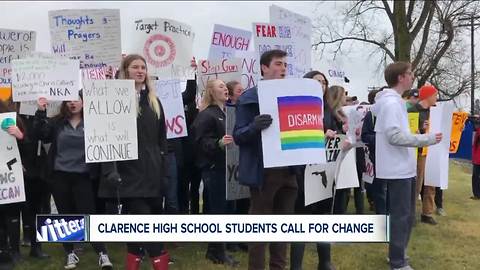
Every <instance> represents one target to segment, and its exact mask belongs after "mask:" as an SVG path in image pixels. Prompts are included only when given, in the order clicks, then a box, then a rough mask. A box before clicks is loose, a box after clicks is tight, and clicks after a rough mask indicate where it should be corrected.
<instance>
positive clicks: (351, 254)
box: [15, 161, 480, 270]
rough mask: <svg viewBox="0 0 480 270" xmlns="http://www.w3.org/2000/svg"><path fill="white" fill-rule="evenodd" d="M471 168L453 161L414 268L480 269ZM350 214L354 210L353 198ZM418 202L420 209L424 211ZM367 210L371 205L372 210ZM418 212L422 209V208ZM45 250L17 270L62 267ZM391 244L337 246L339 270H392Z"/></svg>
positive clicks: (118, 260)
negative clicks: (44, 256)
mask: <svg viewBox="0 0 480 270" xmlns="http://www.w3.org/2000/svg"><path fill="white" fill-rule="evenodd" d="M470 196H471V167H470V166H469V165H468V164H460V163H459V162H456V161H451V162H450V183H449V189H448V190H447V191H445V192H444V207H445V210H446V212H447V214H448V216H446V217H436V219H437V221H438V222H439V225H437V226H431V225H425V224H423V223H418V224H417V225H416V227H415V228H414V230H413V235H412V238H411V240H410V244H409V252H408V254H409V256H410V257H411V265H412V266H413V267H414V268H415V269H432V270H461V269H472V270H473V269H480V201H472V200H470V199H469V198H470ZM350 202H351V203H350V207H349V212H351V213H353V212H354V207H353V199H352V200H350ZM419 207H420V204H417V209H420V208H419ZM367 208H368V207H367ZM417 213H418V210H417ZM167 246H169V247H170V248H169V251H170V253H171V255H172V256H173V257H174V258H175V259H176V260H177V261H176V263H175V264H174V265H171V267H170V269H192V270H193V269H194V270H197V269H198V270H200V269H205V270H207V269H228V268H227V267H223V266H219V265H214V264H212V263H210V262H208V261H207V260H205V258H204V256H205V250H206V245H205V244H186V243H183V244H181V245H180V246H179V247H177V248H172V246H171V245H167ZM108 249H109V254H110V258H111V260H112V261H113V263H114V264H115V266H116V269H123V267H124V265H123V264H124V256H125V252H126V251H125V246H124V245H122V244H108ZM44 250H45V251H46V252H48V253H49V254H50V255H52V258H50V259H49V260H45V261H41V260H35V259H31V258H29V257H27V256H26V255H28V248H22V254H24V255H25V256H24V258H25V259H24V261H23V262H22V263H21V264H19V265H18V266H17V267H16V268H15V269H18V270H20V269H25V270H27V269H28V270H37V269H55V270H58V269H63V263H64V253H63V249H62V247H61V246H60V245H58V244H49V245H44ZM387 250H388V249H387V245H386V244H382V243H380V244H334V245H333V248H332V254H333V262H334V264H335V266H336V267H337V269H339V270H343V269H346V270H349V269H352V270H353V269H365V270H366V269H369V270H372V269H389V267H388V264H387V262H386V257H387ZM235 256H236V258H237V259H239V260H240V261H241V266H240V268H239V269H247V255H246V254H245V253H236V254H235ZM79 257H80V263H79V264H78V267H77V269H79V270H82V269H99V268H98V265H97V255H96V254H94V252H93V250H92V248H91V247H90V246H87V245H86V246H85V250H84V252H83V254H80V255H79ZM316 264H317V257H316V252H315V246H314V244H308V245H307V249H306V252H305V258H304V269H306V270H309V269H316ZM141 269H151V268H150V262H149V261H145V262H143V265H142V268H141Z"/></svg>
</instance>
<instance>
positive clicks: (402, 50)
mask: <svg viewBox="0 0 480 270" xmlns="http://www.w3.org/2000/svg"><path fill="white" fill-rule="evenodd" d="M393 16H394V17H395V25H394V27H396V29H393V32H394V33H395V60H396V61H405V62H410V49H411V47H412V41H411V40H410V33H409V32H408V22H407V14H406V10H405V1H404V0H397V1H394V4H393Z"/></svg>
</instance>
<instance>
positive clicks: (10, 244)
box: [0, 203, 23, 252]
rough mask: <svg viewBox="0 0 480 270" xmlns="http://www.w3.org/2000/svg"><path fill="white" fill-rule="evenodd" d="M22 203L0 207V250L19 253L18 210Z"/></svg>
mask: <svg viewBox="0 0 480 270" xmlns="http://www.w3.org/2000/svg"><path fill="white" fill-rule="evenodd" d="M21 207H23V206H22V203H12V204H5V205H0V249H1V250H8V249H9V250H11V251H13V252H20V209H21Z"/></svg>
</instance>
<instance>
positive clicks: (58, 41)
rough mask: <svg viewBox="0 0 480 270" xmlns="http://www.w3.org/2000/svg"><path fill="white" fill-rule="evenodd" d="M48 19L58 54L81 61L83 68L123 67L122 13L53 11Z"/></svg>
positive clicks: (54, 47)
mask: <svg viewBox="0 0 480 270" xmlns="http://www.w3.org/2000/svg"><path fill="white" fill-rule="evenodd" d="M48 17H49V24H50V41H51V46H52V52H53V53H54V54H55V55H59V56H64V57H69V58H71V59H77V60H79V61H80V68H82V69H83V68H105V67H107V66H115V67H118V66H119V65H120V61H121V60H122V57H121V56H122V47H121V36H120V33H121V32H122V31H121V29H120V10H118V9H64V10H52V11H49V12H48Z"/></svg>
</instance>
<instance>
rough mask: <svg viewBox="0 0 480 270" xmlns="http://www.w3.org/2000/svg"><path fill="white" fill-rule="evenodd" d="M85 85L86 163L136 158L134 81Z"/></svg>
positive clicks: (95, 81) (99, 82)
mask: <svg viewBox="0 0 480 270" xmlns="http://www.w3.org/2000/svg"><path fill="white" fill-rule="evenodd" d="M84 86H85V88H84V91H83V119H84V128H85V162H87V163H97V162H105V161H119V160H132V159H138V143H137V96H136V95H137V93H136V91H135V85H134V81H133V80H90V81H85V83H84Z"/></svg>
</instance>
